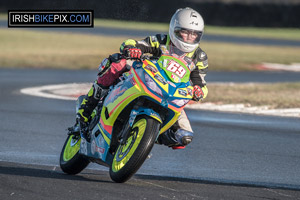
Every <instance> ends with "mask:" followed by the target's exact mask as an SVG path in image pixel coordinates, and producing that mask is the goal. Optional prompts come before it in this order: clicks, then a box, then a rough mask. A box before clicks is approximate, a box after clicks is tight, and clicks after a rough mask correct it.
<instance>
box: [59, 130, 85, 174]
mask: <svg viewBox="0 0 300 200" xmlns="http://www.w3.org/2000/svg"><path fill="white" fill-rule="evenodd" d="M76 137H78V138H76ZM80 141H81V139H80V137H79V136H74V135H69V136H68V137H67V139H66V141H65V144H64V147H63V148H62V150H61V153H60V159H59V164H60V168H61V169H62V171H63V172H65V173H67V174H78V173H79V172H81V171H82V170H83V169H84V168H86V167H87V166H88V164H89V162H90V161H89V160H88V159H87V158H86V157H84V156H83V155H80V154H79V150H80Z"/></svg>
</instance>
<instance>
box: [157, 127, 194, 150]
mask: <svg viewBox="0 0 300 200" xmlns="http://www.w3.org/2000/svg"><path fill="white" fill-rule="evenodd" d="M192 139H193V132H190V131H186V130H184V129H178V130H176V131H174V130H172V129H168V130H167V131H166V132H164V133H162V134H161V135H160V136H159V137H158V138H157V143H158V144H163V145H166V146H168V147H172V149H184V148H185V146H186V145H188V144H189V143H191V141H192Z"/></svg>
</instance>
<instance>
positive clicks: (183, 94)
mask: <svg viewBox="0 0 300 200" xmlns="http://www.w3.org/2000/svg"><path fill="white" fill-rule="evenodd" d="M178 93H179V94H180V95H182V96H186V95H187V91H186V90H182V89H178Z"/></svg>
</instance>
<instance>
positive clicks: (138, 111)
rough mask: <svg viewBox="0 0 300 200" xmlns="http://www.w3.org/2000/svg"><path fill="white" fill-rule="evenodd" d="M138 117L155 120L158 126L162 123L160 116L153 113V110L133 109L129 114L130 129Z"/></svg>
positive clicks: (144, 108)
mask: <svg viewBox="0 0 300 200" xmlns="http://www.w3.org/2000/svg"><path fill="white" fill-rule="evenodd" d="M139 115H147V116H149V117H151V118H153V119H155V120H156V121H158V122H159V123H160V124H162V123H163V121H162V119H161V117H160V115H159V114H158V113H157V112H155V111H154V110H153V109H151V108H146V107H139V108H138V109H133V110H132V111H131V113H130V117H129V126H130V127H132V125H133V122H134V120H135V118H136V117H137V116H139Z"/></svg>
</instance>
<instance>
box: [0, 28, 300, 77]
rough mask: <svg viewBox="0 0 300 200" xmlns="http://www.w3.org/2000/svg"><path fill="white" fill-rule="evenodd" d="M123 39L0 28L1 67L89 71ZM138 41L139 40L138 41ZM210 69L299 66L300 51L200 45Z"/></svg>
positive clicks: (233, 69) (233, 45)
mask: <svg viewBox="0 0 300 200" xmlns="http://www.w3.org/2000/svg"><path fill="white" fill-rule="evenodd" d="M126 39H127V38H126V37H106V36H96V35H84V34H72V33H51V32H42V31H29V30H24V29H0V43H1V45H0V66H7V67H9V66H11V67H18V66H22V67H56V68H76V69H78V68H90V69H94V68H95V66H96V65H98V63H99V62H100V61H101V60H102V59H103V58H105V57H107V56H108V55H109V54H112V53H115V52H118V51H119V47H120V44H121V43H122V42H123V41H124V40H126ZM137 39H139V38H137ZM201 47H202V48H203V49H204V50H205V51H206V53H207V54H208V57H209V68H210V70H219V71H220V70H224V71H241V70H257V69H256V68H255V65H259V64H260V63H262V62H272V63H283V64H289V63H299V62H300V56H299V55H300V48H295V47H274V46H255V45H238V44H227V43H213V42H202V44H201Z"/></svg>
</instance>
